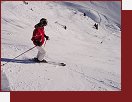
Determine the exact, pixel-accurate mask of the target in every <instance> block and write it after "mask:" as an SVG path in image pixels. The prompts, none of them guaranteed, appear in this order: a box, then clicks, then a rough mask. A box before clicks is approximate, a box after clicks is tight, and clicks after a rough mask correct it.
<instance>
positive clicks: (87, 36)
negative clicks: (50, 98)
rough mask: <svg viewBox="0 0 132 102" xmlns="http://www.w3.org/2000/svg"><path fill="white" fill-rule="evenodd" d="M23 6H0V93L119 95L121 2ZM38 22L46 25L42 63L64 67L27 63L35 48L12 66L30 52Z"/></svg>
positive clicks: (12, 3)
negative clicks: (52, 92)
mask: <svg viewBox="0 0 132 102" xmlns="http://www.w3.org/2000/svg"><path fill="white" fill-rule="evenodd" d="M26 3H27V4H26ZM26 3H24V2H23V1H6V2H2V4H1V8H2V12H1V13H2V17H1V23H2V24H1V26H2V28H1V44H2V45H1V52H2V53H1V54H2V55H1V65H2V64H4V63H7V62H9V63H7V64H5V65H4V66H1V68H2V69H1V70H2V90H4V91H10V90H11V91H121V2H119V1H116V2H110V1H106V2H101V1H78V2H77V1H72V2H68V1H63V2H62V1H56V2H55V1H54V2H53V1H26ZM84 13H86V16H84V15H83V14H84ZM41 18H46V19H47V20H48V25H47V26H46V27H45V32H46V35H48V36H49V37H50V40H49V41H47V42H46V45H45V50H46V52H47V53H46V56H45V59H46V60H48V61H54V62H63V63H66V66H58V65H54V64H47V63H34V62H32V61H31V60H29V59H32V58H34V57H36V54H37V49H36V48H34V49H33V50H31V51H29V52H27V53H25V54H23V55H21V56H20V57H18V58H16V59H15V60H12V59H13V58H15V57H16V56H18V55H19V54H21V53H23V52H25V51H27V50H28V49H30V48H32V47H33V46H34V45H33V43H32V41H31V37H32V32H33V30H34V25H35V24H37V23H38V22H39V20H40V19H41ZM95 23H98V24H99V29H98V30H97V29H95V28H94V26H93V25H94V24H95ZM64 26H66V27H67V29H64Z"/></svg>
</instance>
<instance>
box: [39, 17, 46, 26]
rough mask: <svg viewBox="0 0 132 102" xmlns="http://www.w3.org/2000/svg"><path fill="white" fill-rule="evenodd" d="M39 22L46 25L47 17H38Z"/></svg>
mask: <svg viewBox="0 0 132 102" xmlns="http://www.w3.org/2000/svg"><path fill="white" fill-rule="evenodd" d="M40 23H41V24H43V25H44V26H46V25H47V23H48V21H47V19H45V18H42V19H40Z"/></svg>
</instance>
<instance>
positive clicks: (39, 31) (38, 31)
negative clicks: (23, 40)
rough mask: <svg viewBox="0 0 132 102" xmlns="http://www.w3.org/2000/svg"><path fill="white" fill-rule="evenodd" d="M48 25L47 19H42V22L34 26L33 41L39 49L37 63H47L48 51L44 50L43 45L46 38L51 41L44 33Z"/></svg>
mask: <svg viewBox="0 0 132 102" xmlns="http://www.w3.org/2000/svg"><path fill="white" fill-rule="evenodd" d="M47 23H48V22H47V19H45V18H42V19H41V20H40V22H39V23H38V24H36V25H35V26H34V27H35V29H34V31H33V36H32V39H31V40H32V41H33V44H34V45H36V47H37V49H38V54H37V58H34V59H35V61H38V62H46V60H45V59H44V56H45V54H46V51H45V50H44V46H42V45H43V44H44V42H45V38H46V40H49V36H46V35H45V31H44V26H46V25H47Z"/></svg>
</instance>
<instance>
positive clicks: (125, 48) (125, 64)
mask: <svg viewBox="0 0 132 102" xmlns="http://www.w3.org/2000/svg"><path fill="white" fill-rule="evenodd" d="M8 1H11V0H8ZM93 1H94V0H93ZM96 1H100V0H96ZM101 1H106V0H101ZM107 1H120V0H107ZM131 19H132V11H122V42H121V43H122V61H121V62H122V63H121V66H122V91H119V92H97V91H96V92H89V91H86V92H82V91H80V92H47V91H43V92H13V91H12V92H11V102H43V101H46V102H54V101H56V102H131V101H132V98H131V96H132V92H131V91H132V83H131V80H132V79H131V74H132V73H131V72H132V65H131V63H132V54H131V53H132V48H131V47H132V45H131V41H132V33H131V29H132V26H131V24H132V20H131Z"/></svg>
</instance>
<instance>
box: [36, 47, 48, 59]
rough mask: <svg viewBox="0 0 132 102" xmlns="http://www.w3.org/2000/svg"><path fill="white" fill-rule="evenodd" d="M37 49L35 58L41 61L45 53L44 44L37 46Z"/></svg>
mask: <svg viewBox="0 0 132 102" xmlns="http://www.w3.org/2000/svg"><path fill="white" fill-rule="evenodd" d="M37 49H38V54H37V58H38V60H39V61H42V60H43V59H44V56H45V54H46V51H45V50H44V46H37Z"/></svg>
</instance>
